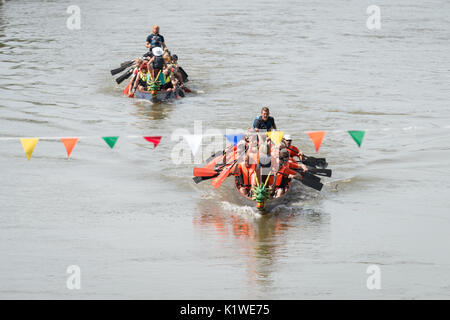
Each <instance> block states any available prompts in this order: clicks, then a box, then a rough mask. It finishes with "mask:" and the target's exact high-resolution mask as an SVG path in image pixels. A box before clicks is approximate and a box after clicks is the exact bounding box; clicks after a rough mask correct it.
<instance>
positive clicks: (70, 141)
mask: <svg viewBox="0 0 450 320" xmlns="http://www.w3.org/2000/svg"><path fill="white" fill-rule="evenodd" d="M77 141H78V138H61V142H62V143H63V144H64V147H66V152H67V158H70V154H71V153H72V150H73V148H75V145H76V144H77Z"/></svg>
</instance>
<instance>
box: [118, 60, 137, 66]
mask: <svg viewBox="0 0 450 320" xmlns="http://www.w3.org/2000/svg"><path fill="white" fill-rule="evenodd" d="M130 62H134V60H129V61H125V62H122V63H121V64H120V66H121V67H123V66H126V65H128V66H130V64H129V63H130Z"/></svg>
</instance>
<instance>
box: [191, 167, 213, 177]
mask: <svg viewBox="0 0 450 320" xmlns="http://www.w3.org/2000/svg"><path fill="white" fill-rule="evenodd" d="M216 175H217V171H216V170H212V169H208V168H194V177H212V176H216Z"/></svg>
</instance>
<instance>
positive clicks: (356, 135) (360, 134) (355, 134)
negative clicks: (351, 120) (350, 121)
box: [348, 131, 366, 148]
mask: <svg viewBox="0 0 450 320" xmlns="http://www.w3.org/2000/svg"><path fill="white" fill-rule="evenodd" d="M348 133H349V134H350V135H351V136H352V138H353V140H355V142H356V144H357V145H358V147H360V148H361V143H362V141H363V138H364V134H365V133H366V132H365V131H348Z"/></svg>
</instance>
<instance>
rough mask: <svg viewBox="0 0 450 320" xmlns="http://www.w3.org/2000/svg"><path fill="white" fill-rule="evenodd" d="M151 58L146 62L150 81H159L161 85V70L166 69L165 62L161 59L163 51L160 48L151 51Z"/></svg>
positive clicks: (162, 78) (162, 80)
mask: <svg viewBox="0 0 450 320" xmlns="http://www.w3.org/2000/svg"><path fill="white" fill-rule="evenodd" d="M152 53H153V57H152V58H151V59H150V60H149V61H148V69H149V72H150V75H151V80H153V79H156V80H159V81H160V83H161V85H163V84H164V76H163V75H162V72H163V69H164V68H165V67H166V62H165V61H164V58H163V50H162V49H161V48H160V47H155V48H153V49H152Z"/></svg>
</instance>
